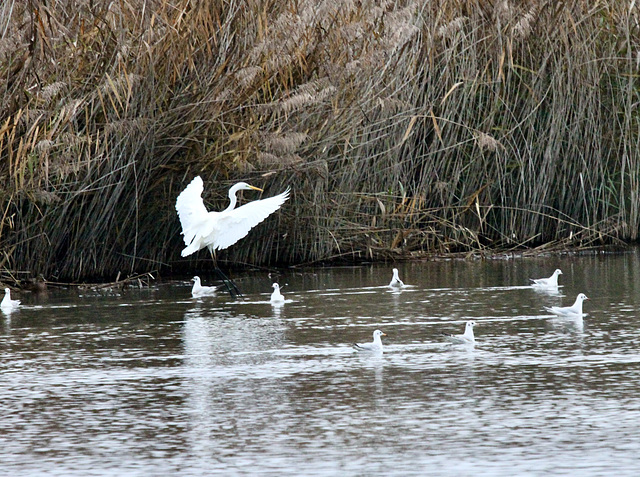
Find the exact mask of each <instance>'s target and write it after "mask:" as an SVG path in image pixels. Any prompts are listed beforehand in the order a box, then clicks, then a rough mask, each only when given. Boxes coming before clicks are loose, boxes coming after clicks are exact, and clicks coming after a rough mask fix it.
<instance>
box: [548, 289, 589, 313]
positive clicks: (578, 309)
mask: <svg viewBox="0 0 640 477" xmlns="http://www.w3.org/2000/svg"><path fill="white" fill-rule="evenodd" d="M588 299H589V298H588V297H587V295H585V294H584V293H580V294H579V295H578V297H577V298H576V301H575V302H574V304H573V305H571V306H550V307H547V306H545V307H544V309H545V310H547V311H548V312H550V313H553V314H554V315H558V316H575V315H579V316H582V302H583V301H585V300H588Z"/></svg>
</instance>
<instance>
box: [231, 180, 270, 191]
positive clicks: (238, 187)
mask: <svg viewBox="0 0 640 477" xmlns="http://www.w3.org/2000/svg"><path fill="white" fill-rule="evenodd" d="M234 187H235V188H236V190H257V191H258V192H264V191H263V190H262V189H260V188H259V187H254V186H252V185H249V184H247V183H246V182H238V183H237V184H236V185H235V186H234Z"/></svg>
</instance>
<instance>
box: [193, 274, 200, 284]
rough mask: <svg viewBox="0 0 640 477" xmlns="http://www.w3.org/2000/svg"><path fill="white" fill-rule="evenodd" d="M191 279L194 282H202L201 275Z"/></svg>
mask: <svg viewBox="0 0 640 477" xmlns="http://www.w3.org/2000/svg"><path fill="white" fill-rule="evenodd" d="M191 281H192V282H194V283H200V277H199V276H197V275H196V276H195V277H193V278H192V279H191Z"/></svg>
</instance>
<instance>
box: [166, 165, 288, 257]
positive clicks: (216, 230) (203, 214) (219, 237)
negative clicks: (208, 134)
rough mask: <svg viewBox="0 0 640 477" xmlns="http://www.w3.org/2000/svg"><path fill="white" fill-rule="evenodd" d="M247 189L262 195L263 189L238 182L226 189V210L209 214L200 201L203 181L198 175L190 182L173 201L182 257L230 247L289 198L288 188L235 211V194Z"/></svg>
mask: <svg viewBox="0 0 640 477" xmlns="http://www.w3.org/2000/svg"><path fill="white" fill-rule="evenodd" d="M248 189H252V190H257V191H260V192H262V189H259V188H257V187H253V186H251V185H249V184H247V183H245V182H239V183H237V184H235V185H234V186H233V187H231V189H229V200H230V204H229V207H227V208H226V209H225V210H223V211H221V212H213V211H211V212H210V211H208V210H207V208H206V207H205V205H204V202H203V201H202V192H203V191H204V184H203V182H202V178H200V176H198V177H196V178H195V179H193V181H191V183H190V184H189V185H188V186H187V187H186V188H185V189H184V190H183V191H182V192H181V193H180V195H179V196H178V199H177V200H176V210H177V212H178V217H179V218H180V224H181V225H182V234H183V235H184V243H185V245H186V246H187V247H186V248H185V249H184V250H182V256H183V257H186V256H188V255H191V254H192V253H194V252H197V251H198V250H200V249H202V248H205V247H207V248H208V249H209V251H210V252H211V253H213V252H214V251H215V250H222V249H225V248H227V247H230V246H231V245H233V244H234V243H236V242H237V241H238V240H240V239H241V238H244V237H246V236H247V234H248V233H249V231H250V230H251V229H252V228H253V227H255V226H256V225H258V224H259V223H260V222H262V221H263V220H264V219H266V218H267V217H268V216H269V215H271V214H272V213H274V212H275V211H276V210H278V209H279V208H280V206H281V205H282V204H283V203H284V202H285V201H286V200H287V199H288V198H289V189H287V190H286V191H284V192H283V193H282V194H280V195H276V196H273V197H269V198H268V199H262V200H254V201H253V202H249V203H248V204H245V205H243V206H241V207H238V208H237V209H236V208H235V207H236V204H237V198H236V193H237V192H238V191H239V190H248Z"/></svg>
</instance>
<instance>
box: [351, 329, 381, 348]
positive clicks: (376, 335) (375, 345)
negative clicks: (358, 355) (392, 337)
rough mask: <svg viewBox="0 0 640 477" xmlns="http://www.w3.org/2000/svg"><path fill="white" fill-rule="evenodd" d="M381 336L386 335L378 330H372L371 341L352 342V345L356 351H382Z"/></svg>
mask: <svg viewBox="0 0 640 477" xmlns="http://www.w3.org/2000/svg"><path fill="white" fill-rule="evenodd" d="M381 336H387V335H386V334H384V333H383V332H382V331H380V330H376V331H374V332H373V342H371V343H354V344H353V347H354V348H355V349H356V350H358V351H368V352H370V353H382V340H381V339H380V337H381Z"/></svg>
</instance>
